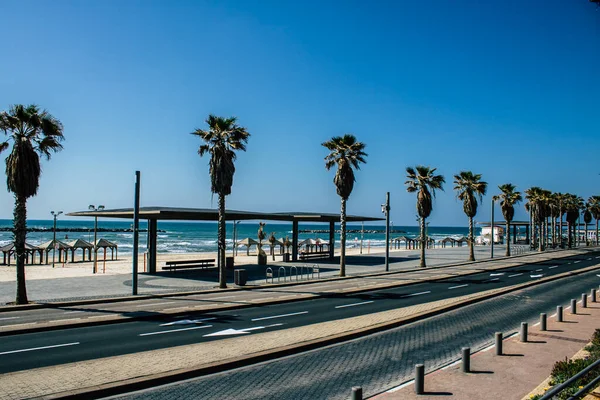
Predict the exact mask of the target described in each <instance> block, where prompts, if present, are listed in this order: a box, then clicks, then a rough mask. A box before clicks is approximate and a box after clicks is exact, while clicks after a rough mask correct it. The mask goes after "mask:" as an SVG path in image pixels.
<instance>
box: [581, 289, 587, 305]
mask: <svg viewBox="0 0 600 400" xmlns="http://www.w3.org/2000/svg"><path fill="white" fill-rule="evenodd" d="M581 308H587V294H585V293H581Z"/></svg>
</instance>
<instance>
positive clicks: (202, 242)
mask: <svg viewBox="0 0 600 400" xmlns="http://www.w3.org/2000/svg"><path fill="white" fill-rule="evenodd" d="M53 223H54V222H53V220H28V221H27V228H36V229H38V230H43V231H42V232H28V233H27V243H29V244H32V245H39V244H42V243H45V242H48V241H50V240H52V238H53ZM12 227H13V221H12V220H8V219H5V220H0V246H4V245H7V244H9V243H11V242H12V241H13V233H12V232H10V231H7V229H12ZM56 227H57V232H56V239H57V240H61V241H63V242H70V241H72V240H76V239H79V238H81V239H84V240H86V241H88V242H90V243H91V242H93V240H94V220H93V219H90V220H76V221H73V220H61V219H60V218H59V219H58V220H57V224H56ZM132 227H133V224H132V221H122V220H121V221H111V220H101V219H98V229H99V230H112V231H108V232H97V238H98V239H100V238H104V239H106V240H108V241H110V242H113V243H116V244H117V245H118V248H119V254H120V255H127V254H131V253H132V252H133V233H132V232H131V228H132ZM217 228H218V224H217V223H216V222H179V221H178V222H172V221H159V222H158V230H159V232H158V237H157V251H158V252H159V253H189V252H216V251H217ZM63 229H76V230H77V231H75V232H64V231H62V230H63ZM140 229H141V230H142V229H143V230H146V229H147V224H146V222H145V221H140ZM226 229H227V239H226V244H227V249H231V248H232V247H233V223H232V222H228V223H227V228H226ZM328 229H329V224H309V223H300V224H299V230H300V231H303V230H308V231H311V232H300V233H299V235H298V237H299V240H304V239H308V238H313V239H317V238H319V239H322V240H326V241H328V240H329V233H328ZM336 229H339V224H336ZM346 229H347V230H349V231H358V232H349V233H347V236H346V246H347V247H348V248H357V247H360V241H361V237H362V240H363V246H364V247H367V246H370V247H385V226H383V225H364V227H363V226H362V225H361V224H348V225H347V228H346ZM361 229H364V234H362V235H361V232H360V231H361ZM59 230H60V231H59ZM391 230H392V234H391V235H390V236H391V237H392V238H395V237H398V236H407V237H417V236H418V235H419V228H418V227H417V226H393V227H391ZM315 231H321V232H315ZM374 231H377V232H374ZM478 231H479V229H477V230H476V232H475V235H478V234H479V232H478ZM264 232H265V234H266V237H267V239H268V237H269V236H270V235H271V233H274V234H275V237H276V238H278V239H281V238H285V237H286V236H287V237H289V238H290V240H292V224H291V223H290V224H286V223H272V224H269V223H268V222H267V224H266V225H265V227H264ZM468 232H469V229H468V227H466V226H465V227H434V226H429V227H428V232H427V234H428V236H430V237H432V238H434V239H436V240H438V239H443V238H445V237H447V236H450V237H454V238H458V237H460V236H466V235H467V234H468ZM339 236H340V235H339V232H336V234H335V240H336V247H339V240H340V237H339ZM236 238H237V241H239V240H242V239H245V238H252V239H255V240H258V222H246V221H242V222H240V223H238V224H237V227H236ZM267 239H265V240H264V241H263V243H264V244H268V240H267ZM146 243H147V234H146V232H140V235H139V251H140V252H144V251H145V249H146ZM240 251H241V248H240Z"/></svg>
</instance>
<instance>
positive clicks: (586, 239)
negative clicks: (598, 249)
mask: <svg viewBox="0 0 600 400" xmlns="http://www.w3.org/2000/svg"><path fill="white" fill-rule="evenodd" d="M583 223H584V224H585V245H586V246H587V245H588V236H587V234H588V228H587V225H588V224H587V222H585V221H583Z"/></svg>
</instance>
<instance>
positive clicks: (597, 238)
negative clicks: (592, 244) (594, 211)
mask: <svg viewBox="0 0 600 400" xmlns="http://www.w3.org/2000/svg"><path fill="white" fill-rule="evenodd" d="M596 246H598V218H596Z"/></svg>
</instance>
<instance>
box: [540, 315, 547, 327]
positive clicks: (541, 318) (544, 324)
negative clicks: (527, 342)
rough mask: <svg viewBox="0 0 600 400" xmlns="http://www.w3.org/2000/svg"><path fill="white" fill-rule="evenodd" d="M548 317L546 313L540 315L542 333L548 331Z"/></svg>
mask: <svg viewBox="0 0 600 400" xmlns="http://www.w3.org/2000/svg"><path fill="white" fill-rule="evenodd" d="M547 321H548V316H547V315H546V314H545V313H541V314H540V331H545V330H546V325H547Z"/></svg>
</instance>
